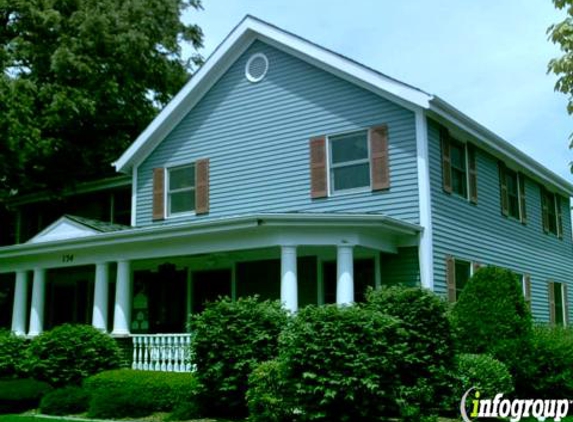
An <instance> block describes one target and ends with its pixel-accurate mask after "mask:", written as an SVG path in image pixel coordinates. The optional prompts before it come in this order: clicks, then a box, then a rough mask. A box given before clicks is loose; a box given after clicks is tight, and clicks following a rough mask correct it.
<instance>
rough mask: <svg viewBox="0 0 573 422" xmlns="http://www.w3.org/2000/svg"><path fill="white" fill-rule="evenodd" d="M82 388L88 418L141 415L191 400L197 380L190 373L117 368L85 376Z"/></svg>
mask: <svg viewBox="0 0 573 422" xmlns="http://www.w3.org/2000/svg"><path fill="white" fill-rule="evenodd" d="M84 388H85V389H86V391H87V392H88V393H89V394H90V396H91V400H90V404H89V409H88V414H89V416H90V417H94V418H123V417H141V416H146V415H149V414H151V413H154V412H170V411H172V410H173V409H175V408H176V407H177V406H179V405H180V404H181V403H184V402H188V401H191V400H193V399H194V395H195V394H196V391H197V381H196V378H195V376H194V374H190V373H176V372H152V371H134V370H131V369H118V370H113V371H105V372H101V373H99V374H97V375H94V376H92V377H90V378H88V379H86V380H85V382H84Z"/></svg>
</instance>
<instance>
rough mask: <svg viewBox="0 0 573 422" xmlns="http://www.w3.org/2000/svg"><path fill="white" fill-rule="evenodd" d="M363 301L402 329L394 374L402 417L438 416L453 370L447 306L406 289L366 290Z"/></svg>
mask: <svg viewBox="0 0 573 422" xmlns="http://www.w3.org/2000/svg"><path fill="white" fill-rule="evenodd" d="M366 299H367V306H368V307H370V308H372V309H375V310H377V311H379V312H382V313H384V314H387V315H391V316H393V317H395V318H398V319H400V320H401V321H402V327H403V328H404V329H405V333H406V337H405V342H406V353H405V355H404V356H403V357H402V359H400V362H399V363H398V371H397V373H396V375H395V376H397V377H399V378H400V380H401V386H400V394H399V395H400V402H401V410H402V417H404V418H411V419H413V420H420V418H422V416H429V415H432V414H438V413H439V412H440V406H441V405H442V403H443V402H444V401H445V400H446V399H447V398H448V397H450V395H451V373H452V371H453V370H454V368H455V360H454V357H455V347H454V338H453V335H452V327H451V325H450V321H449V319H448V315H447V314H448V305H447V303H446V302H445V301H444V300H443V298H441V297H439V296H438V295H436V294H434V293H432V292H431V291H429V290H425V289H421V288H418V287H407V286H393V287H388V288H383V289H377V290H370V291H369V292H368V293H367V295H366ZM420 411H421V412H423V414H419V412H420Z"/></svg>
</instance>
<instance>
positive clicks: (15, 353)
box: [0, 330, 28, 378]
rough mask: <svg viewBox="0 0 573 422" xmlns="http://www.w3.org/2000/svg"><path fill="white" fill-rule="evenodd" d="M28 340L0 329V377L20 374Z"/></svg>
mask: <svg viewBox="0 0 573 422" xmlns="http://www.w3.org/2000/svg"><path fill="white" fill-rule="evenodd" d="M27 345H28V340H26V339H25V338H24V337H19V336H16V335H14V334H12V332H11V331H8V330H0V378H7V377H14V376H17V375H21V374H22V362H23V361H24V356H25V352H26V347H27Z"/></svg>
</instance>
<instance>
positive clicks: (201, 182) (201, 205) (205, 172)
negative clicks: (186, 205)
mask: <svg viewBox="0 0 573 422" xmlns="http://www.w3.org/2000/svg"><path fill="white" fill-rule="evenodd" d="M208 212H209V159H208V158H203V159H201V160H197V161H196V162H195V214H198V215H199V214H207V213H208Z"/></svg>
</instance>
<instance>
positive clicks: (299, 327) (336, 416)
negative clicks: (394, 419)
mask: <svg viewBox="0 0 573 422" xmlns="http://www.w3.org/2000/svg"><path fill="white" fill-rule="evenodd" d="M405 334H406V333H405V331H404V330H403V329H402V328H401V322H400V321H398V320H396V319H395V318H392V317H390V316H388V315H385V314H383V313H381V312H377V311H375V310H372V309H365V308H363V307H361V306H359V305H355V306H349V307H339V306H336V305H327V306H321V307H317V306H308V307H306V308H303V309H301V310H300V311H299V312H298V313H297V314H296V316H295V317H294V319H293V321H292V323H291V324H290V325H289V326H288V327H287V328H286V329H285V331H284V332H283V335H282V336H281V354H280V358H279V359H280V360H281V361H282V363H283V364H284V374H285V381H286V383H287V385H289V387H290V388H292V398H293V402H294V406H295V408H296V409H297V410H300V415H299V416H300V418H301V420H303V421H359V420H360V421H368V420H379V418H380V415H385V416H390V415H396V414H397V413H398V409H397V400H396V392H397V390H398V388H399V386H400V378H399V377H397V376H396V374H397V370H398V362H399V361H400V360H401V359H403V358H404V354H405V352H406V347H405V339H406V337H405Z"/></svg>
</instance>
